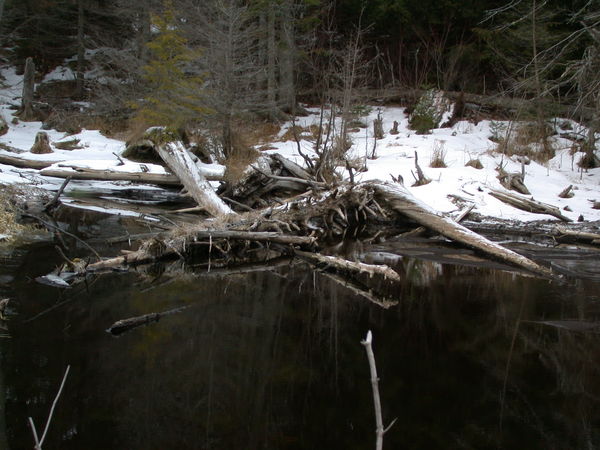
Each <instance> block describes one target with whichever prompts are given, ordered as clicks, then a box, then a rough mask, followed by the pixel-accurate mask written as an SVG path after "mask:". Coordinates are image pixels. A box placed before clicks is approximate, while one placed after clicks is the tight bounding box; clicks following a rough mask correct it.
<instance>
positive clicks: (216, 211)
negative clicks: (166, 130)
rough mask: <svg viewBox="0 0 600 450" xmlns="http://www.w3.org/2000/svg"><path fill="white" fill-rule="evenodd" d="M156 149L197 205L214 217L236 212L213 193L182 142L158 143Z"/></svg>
mask: <svg viewBox="0 0 600 450" xmlns="http://www.w3.org/2000/svg"><path fill="white" fill-rule="evenodd" d="M156 151H157V152H158V154H159V155H160V157H161V158H162V159H163V161H164V162H165V163H166V164H167V166H169V168H170V169H171V170H172V171H173V173H175V175H177V177H178V178H179V180H180V181H181V184H183V186H184V187H185V188H186V189H187V191H188V192H189V193H190V195H191V196H192V198H193V199H194V200H195V201H196V202H197V203H198V206H201V207H202V208H204V209H205V210H206V211H207V212H208V213H209V214H210V215H212V216H214V217H219V216H223V215H227V214H236V213H235V212H234V211H233V210H232V209H231V208H230V207H229V206H228V205H227V204H226V203H225V202H224V201H223V200H221V199H220V198H219V196H218V195H217V194H216V193H215V191H214V190H213V188H212V186H211V185H210V184H209V183H208V180H207V179H206V178H205V177H204V176H203V175H202V174H201V173H200V170H199V169H198V166H196V163H194V160H193V159H192V157H191V155H190V153H189V152H188V151H187V150H186V148H185V147H184V146H183V143H182V142H180V141H177V142H168V143H166V144H158V145H157V146H156Z"/></svg>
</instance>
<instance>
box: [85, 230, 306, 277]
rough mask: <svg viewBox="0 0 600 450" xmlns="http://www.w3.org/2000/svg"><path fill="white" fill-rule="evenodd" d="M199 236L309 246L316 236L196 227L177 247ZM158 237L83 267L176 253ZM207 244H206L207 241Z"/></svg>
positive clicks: (150, 259)
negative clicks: (201, 228)
mask: <svg viewBox="0 0 600 450" xmlns="http://www.w3.org/2000/svg"><path fill="white" fill-rule="evenodd" d="M200 239H204V240H206V239H208V241H209V243H212V242H213V240H215V239H233V240H244V241H256V242H272V243H274V244H283V245H304V246H307V247H308V246H311V245H313V244H314V243H315V242H316V238H314V237H309V236H293V235H285V234H282V233H276V232H267V231H263V232H259V231H236V230H196V231H192V232H190V233H189V234H188V235H187V236H186V238H185V240H184V241H181V242H180V244H181V247H189V246H190V245H199V244H206V242H205V241H202V242H198V240H200ZM165 242H166V241H163V240H162V239H158V238H152V239H151V240H150V241H148V242H146V243H145V244H144V245H143V246H142V247H141V248H140V249H139V250H137V251H134V252H129V253H127V254H125V255H122V256H117V257H115V258H110V259H104V260H102V261H98V262H96V263H93V264H89V265H88V266H87V268H86V270H87V271H90V272H95V271H102V270H112V269H116V268H118V267H122V266H135V265H140V264H145V263H149V262H153V261H156V260H157V259H159V258H162V257H168V256H173V255H178V256H180V255H181V253H180V251H181V252H183V251H184V250H183V248H181V249H180V248H178V247H179V245H178V243H173V244H169V245H167V244H166V243H165ZM208 245H210V244H208Z"/></svg>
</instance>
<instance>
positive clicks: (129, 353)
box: [0, 244, 600, 450]
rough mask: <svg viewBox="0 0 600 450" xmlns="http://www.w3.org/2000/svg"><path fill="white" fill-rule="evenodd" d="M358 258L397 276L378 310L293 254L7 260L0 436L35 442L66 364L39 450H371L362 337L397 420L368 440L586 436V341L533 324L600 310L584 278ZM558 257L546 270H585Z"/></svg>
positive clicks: (33, 254) (589, 362)
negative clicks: (189, 259)
mask: <svg viewBox="0 0 600 450" xmlns="http://www.w3.org/2000/svg"><path fill="white" fill-rule="evenodd" d="M371 250H376V251H377V253H373V254H372V255H371V256H372V259H379V260H381V259H386V260H387V262H388V263H390V264H392V265H394V267H395V268H396V269H397V270H398V272H399V273H400V274H401V276H402V280H403V281H402V283H400V284H398V285H396V286H393V287H390V286H388V287H387V290H388V294H389V295H391V296H393V297H394V298H395V299H396V300H397V301H398V305H397V306H395V307H392V308H390V309H388V310H383V309H381V308H380V307H379V306H377V305H374V304H372V303H370V302H369V301H367V300H366V299H365V298H363V297H361V296H358V295H356V294H354V293H353V292H352V291H350V290H348V289H347V288H345V287H343V286H341V285H339V284H338V283H336V282H335V281H334V280H331V279H330V278H327V277H325V276H323V275H322V274H320V273H317V272H314V271H312V270H310V269H309V268H308V267H305V266H303V265H293V266H289V265H281V266H279V267H278V268H276V269H275V270H263V271H255V272H250V273H246V274H236V275H227V276H225V275H219V274H218V273H214V272H213V273H210V274H207V273H206V269H202V270H198V271H194V270H188V271H186V272H185V273H184V274H183V275H179V276H176V277H175V276H170V275H169V272H168V270H167V271H166V272H164V273H163V275H162V276H160V277H159V276H158V273H159V272H157V271H152V270H150V271H145V272H144V273H128V274H109V275H102V276H98V277H96V278H93V279H89V280H88V283H86V284H83V283H82V284H80V285H77V286H75V287H73V288H72V289H67V290H62V289H57V288H53V287H49V286H45V285H41V284H38V283H36V282H34V281H32V279H33V278H34V277H35V276H37V275H41V274H45V273H47V272H48V271H49V270H51V269H52V268H53V267H55V265H57V264H58V263H59V260H58V258H57V256H56V251H55V250H54V248H53V247H52V246H38V247H37V248H35V249H33V250H31V249H30V250H29V251H22V252H17V253H13V254H12V256H11V258H7V257H5V259H4V261H3V262H2V266H1V267H0V297H2V296H10V297H11V298H13V299H14V303H13V307H14V313H15V314H14V315H12V316H11V318H10V320H8V321H6V322H3V326H4V327H5V328H6V329H5V330H4V331H3V332H2V335H3V337H2V338H0V358H1V359H0V363H1V369H0V410H1V412H2V414H0V448H1V449H31V448H32V447H33V439H32V434H31V431H30V429H29V428H28V422H27V418H28V417H32V418H33V419H34V420H35V422H36V424H37V426H38V428H43V423H44V422H45V418H46V417H47V414H48V410H49V408H50V405H51V403H52V400H53V399H54V396H55V394H56V391H57V389H58V385H59V384H60V380H61V378H62V375H63V373H64V371H65V368H66V366H67V365H70V366H71V372H70V375H69V378H68V379H67V382H66V386H65V389H64V391H63V394H62V396H61V397H60V400H59V401H58V405H57V408H56V411H55V415H54V418H53V421H52V424H51V426H50V430H49V432H48V436H47V438H46V443H45V445H44V449H45V450H48V449H88V450H92V449H369V448H374V444H375V435H374V429H375V425H374V417H373V407H372V396H371V395H372V394H371V386H370V382H369V368H368V365H367V359H366V356H365V352H364V348H363V347H362V346H361V344H360V341H361V339H363V338H364V337H365V334H366V332H367V330H372V331H373V335H374V350H375V357H376V360H377V364H378V370H379V375H380V379H381V381H380V390H381V399H382V403H383V410H384V411H383V413H384V421H385V422H386V423H388V422H390V421H391V420H392V419H393V418H395V417H397V418H398V420H397V422H396V424H395V425H394V427H393V428H392V429H391V430H390V431H389V432H388V433H387V434H386V436H385V441H384V448H388V449H400V448H402V449H436V448H440V449H448V448H465V449H471V448H476V449H488V448H507V449H516V448H523V449H591V448H597V447H598V446H600V335H598V334H596V333H594V332H580V331H573V330H569V329H564V328H557V327H556V326H551V325H552V324H550V325H548V324H541V323H539V322H540V321H557V320H564V319H579V320H585V321H595V320H600V297H599V295H600V289H599V288H600V284H599V283H598V282H597V281H594V280H592V279H589V278H587V279H575V280H572V282H571V283H568V284H565V285H557V284H552V283H549V282H547V281H543V280H538V279H534V278H529V277H524V276H521V275H518V274H514V273H509V272H505V271H500V270H496V269H493V268H486V267H469V266H464V265H456V264H441V263H439V262H435V261H428V260H425V259H422V258H421V257H422V256H423V255H424V252H423V251H421V253H420V256H419V258H415V257H406V256H405V257H393V256H391V253H393V250H394V245H393V244H392V245H390V246H388V247H385V248H381V247H379V248H376V249H363V251H366V252H369V251H371ZM403 251H404V253H405V254H410V253H411V251H408V250H406V248H405V249H404V250H403ZM412 252H413V253H415V252H416V253H419V251H417V250H414V249H413V250H412ZM425 253H426V252H425ZM573 255H574V256H573V258H571V259H568V258H567V259H564V260H563V262H562V263H561V264H563V265H565V264H570V267H571V268H572V269H573V270H576V268H577V264H584V265H585V266H586V270H587V271H588V272H589V271H592V272H593V268H594V267H596V269H597V270H596V273H598V271H600V269H598V266H597V265H595V264H596V263H595V261H597V258H596V257H595V256H594V255H589V254H588V255H587V256H586V257H585V258H583V257H581V256H577V255H576V254H573ZM5 256H6V255H5ZM433 259H435V258H433ZM578 261H579V262H578ZM181 306H189V307H188V308H187V309H186V310H184V311H183V312H180V313H177V314H173V315H169V316H166V317H163V318H162V319H161V320H160V321H159V322H158V323H154V324H151V325H148V326H145V327H141V328H137V329H135V330H132V331H130V332H128V333H125V334H123V335H121V336H119V337H114V336H112V335H110V334H109V333H107V332H106V331H105V330H106V329H107V328H108V327H109V326H110V325H111V324H112V323H113V322H115V321H116V320H119V319H123V318H128V317H132V316H138V315H142V314H146V313H150V312H157V311H165V310H169V309H172V308H177V307H181ZM554 325H556V324H554ZM592 331H593V330H592Z"/></svg>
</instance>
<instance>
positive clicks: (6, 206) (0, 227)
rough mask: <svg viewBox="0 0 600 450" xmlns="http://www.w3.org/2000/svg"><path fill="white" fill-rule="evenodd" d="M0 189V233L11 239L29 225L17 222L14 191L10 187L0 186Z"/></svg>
mask: <svg viewBox="0 0 600 450" xmlns="http://www.w3.org/2000/svg"><path fill="white" fill-rule="evenodd" d="M0 186H1V185H0ZM1 187H2V189H1V190H0V234H4V235H8V240H9V241H10V240H12V239H13V238H14V237H15V236H16V235H18V234H20V233H23V232H24V231H26V230H28V229H29V228H30V227H28V226H26V225H22V224H20V223H18V222H17V214H18V211H17V207H16V200H15V196H16V195H17V194H16V192H15V191H14V190H13V189H11V188H10V187H8V188H7V187H5V186H1Z"/></svg>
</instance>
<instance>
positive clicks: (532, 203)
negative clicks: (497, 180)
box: [489, 189, 573, 222]
mask: <svg viewBox="0 0 600 450" xmlns="http://www.w3.org/2000/svg"><path fill="white" fill-rule="evenodd" d="M489 194H490V195H491V196H492V197H495V198H497V199H498V200H500V201H501V202H504V203H506V204H508V205H511V206H513V207H515V208H517V209H520V210H522V211H527V212H530V213H532V214H548V215H550V216H554V217H556V218H558V219H560V220H562V221H563V222H573V219H570V218H569V217H567V216H565V215H563V214H562V213H561V212H560V209H558V208H557V207H556V206H552V205H549V204H547V203H542V202H538V201H537V200H533V199H529V198H526V197H521V196H520V195H516V194H513V193H511V192H508V191H506V192H502V191H497V190H495V189H490V192H489Z"/></svg>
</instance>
